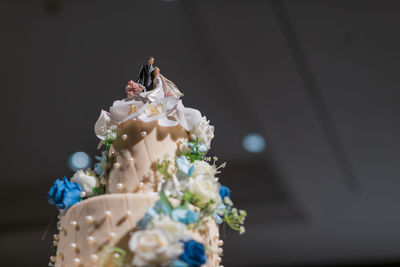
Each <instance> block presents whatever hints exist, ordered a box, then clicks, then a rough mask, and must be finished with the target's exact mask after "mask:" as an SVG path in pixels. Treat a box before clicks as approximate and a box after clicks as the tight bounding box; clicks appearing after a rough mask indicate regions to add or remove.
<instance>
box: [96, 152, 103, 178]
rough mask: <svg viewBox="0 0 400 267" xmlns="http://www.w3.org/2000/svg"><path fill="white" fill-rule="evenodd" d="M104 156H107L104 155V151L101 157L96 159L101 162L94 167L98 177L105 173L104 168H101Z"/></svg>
mask: <svg viewBox="0 0 400 267" xmlns="http://www.w3.org/2000/svg"><path fill="white" fill-rule="evenodd" d="M104 155H105V153H104V151H103V152H102V153H101V157H98V156H96V157H95V158H96V159H97V160H98V161H99V162H97V163H96V164H95V165H94V171H95V172H96V174H97V175H98V176H100V175H102V174H103V172H104V170H103V167H102V166H101V165H102V164H101V162H102V160H103V157H104Z"/></svg>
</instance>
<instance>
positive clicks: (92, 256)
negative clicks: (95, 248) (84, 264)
mask: <svg viewBox="0 0 400 267" xmlns="http://www.w3.org/2000/svg"><path fill="white" fill-rule="evenodd" d="M89 258H90V261H91V262H92V263H96V262H98V260H99V257H98V256H97V255H96V254H92V255H90V257H89Z"/></svg>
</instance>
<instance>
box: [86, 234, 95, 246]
mask: <svg viewBox="0 0 400 267" xmlns="http://www.w3.org/2000/svg"><path fill="white" fill-rule="evenodd" d="M86 241H87V242H88V243H89V245H91V244H93V243H94V237H93V236H91V235H89V236H87V237H86Z"/></svg>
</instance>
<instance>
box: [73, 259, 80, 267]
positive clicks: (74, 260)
mask: <svg viewBox="0 0 400 267" xmlns="http://www.w3.org/2000/svg"><path fill="white" fill-rule="evenodd" d="M73 262H74V264H75V265H77V266H78V265H80V264H81V260H80V259H78V258H74V259H73Z"/></svg>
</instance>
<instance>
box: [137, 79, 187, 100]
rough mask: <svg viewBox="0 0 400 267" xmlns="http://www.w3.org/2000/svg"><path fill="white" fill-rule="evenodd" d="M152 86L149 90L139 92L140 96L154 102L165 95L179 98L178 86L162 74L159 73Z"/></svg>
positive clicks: (180, 94)
mask: <svg viewBox="0 0 400 267" xmlns="http://www.w3.org/2000/svg"><path fill="white" fill-rule="evenodd" d="M153 84H154V88H153V90H151V91H148V92H144V93H141V94H140V96H141V97H143V98H147V99H148V100H150V102H155V101H156V100H158V99H161V98H163V97H166V96H174V97H176V98H180V97H181V96H182V93H181V92H180V91H179V89H178V87H176V85H175V84H174V83H173V82H171V81H170V80H168V79H167V78H165V77H164V76H163V75H161V74H159V75H158V76H157V77H156V78H154V81H153Z"/></svg>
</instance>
